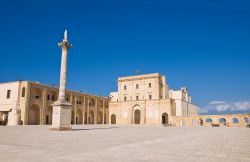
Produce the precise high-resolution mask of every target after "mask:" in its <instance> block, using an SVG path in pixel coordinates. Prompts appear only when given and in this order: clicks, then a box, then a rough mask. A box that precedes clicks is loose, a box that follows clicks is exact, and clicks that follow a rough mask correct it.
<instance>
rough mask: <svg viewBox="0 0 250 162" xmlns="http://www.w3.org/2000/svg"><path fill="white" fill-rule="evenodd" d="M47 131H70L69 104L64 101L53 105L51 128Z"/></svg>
mask: <svg viewBox="0 0 250 162" xmlns="http://www.w3.org/2000/svg"><path fill="white" fill-rule="evenodd" d="M49 130H54V131H71V130H72V128H71V104H70V103H69V102H67V101H65V100H58V101H56V102H55V103H53V117H52V126H51V128H50V129H49Z"/></svg>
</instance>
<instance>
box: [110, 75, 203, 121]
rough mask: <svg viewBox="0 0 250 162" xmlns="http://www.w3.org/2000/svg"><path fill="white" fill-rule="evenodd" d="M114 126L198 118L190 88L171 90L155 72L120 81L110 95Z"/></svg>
mask: <svg viewBox="0 0 250 162" xmlns="http://www.w3.org/2000/svg"><path fill="white" fill-rule="evenodd" d="M109 113H110V114H111V116H110V122H111V124H115V123H117V124H171V116H197V115H198V106H196V105H194V104H192V101H191V96H190V95H189V94H188V91H187V88H185V87H183V88H181V89H180V90H177V91H175V90H171V89H169V86H168V84H167V82H166V78H165V76H163V75H161V74H159V73H154V74H146V75H136V76H129V77H120V78H118V92H112V93H111V94H110V102H109Z"/></svg>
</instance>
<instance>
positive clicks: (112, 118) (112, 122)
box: [111, 114, 116, 124]
mask: <svg viewBox="0 0 250 162" xmlns="http://www.w3.org/2000/svg"><path fill="white" fill-rule="evenodd" d="M111 124H116V116H115V114H112V115H111Z"/></svg>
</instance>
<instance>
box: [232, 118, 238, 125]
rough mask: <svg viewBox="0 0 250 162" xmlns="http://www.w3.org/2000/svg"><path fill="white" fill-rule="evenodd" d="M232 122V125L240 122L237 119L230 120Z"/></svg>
mask: <svg viewBox="0 0 250 162" xmlns="http://www.w3.org/2000/svg"><path fill="white" fill-rule="evenodd" d="M232 122H233V124H238V123H239V122H240V120H239V119H238V118H236V117H234V118H233V119H232Z"/></svg>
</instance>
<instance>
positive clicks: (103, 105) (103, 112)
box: [102, 100, 105, 124]
mask: <svg viewBox="0 0 250 162" xmlns="http://www.w3.org/2000/svg"><path fill="white" fill-rule="evenodd" d="M104 116H105V101H104V100H103V101H102V124H104Z"/></svg>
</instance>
